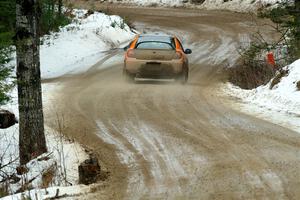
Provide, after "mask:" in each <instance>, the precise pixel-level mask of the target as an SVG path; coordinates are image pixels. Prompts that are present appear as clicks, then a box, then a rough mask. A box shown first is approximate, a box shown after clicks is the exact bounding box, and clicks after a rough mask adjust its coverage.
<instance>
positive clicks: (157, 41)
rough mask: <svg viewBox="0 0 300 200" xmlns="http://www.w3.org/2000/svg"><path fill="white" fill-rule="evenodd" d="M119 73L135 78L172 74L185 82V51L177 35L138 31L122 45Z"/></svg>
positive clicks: (155, 77) (186, 52)
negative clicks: (128, 42)
mask: <svg viewBox="0 0 300 200" xmlns="http://www.w3.org/2000/svg"><path fill="white" fill-rule="evenodd" d="M124 50H125V51H126V53H125V60H124V68H123V75H124V77H125V78H126V80H130V81H132V80H135V78H152V79H153V78H154V79H165V78H173V79H175V80H177V81H179V82H181V83H182V84H185V83H186V82H187V80H188V76H189V64H188V58H187V56H186V54H191V53H192V50H190V49H186V50H184V49H183V47H182V44H181V42H180V41H179V39H178V38H177V37H174V36H167V35H138V36H136V37H135V39H134V40H133V41H132V42H131V43H130V44H129V45H128V46H127V47H125V48H124Z"/></svg>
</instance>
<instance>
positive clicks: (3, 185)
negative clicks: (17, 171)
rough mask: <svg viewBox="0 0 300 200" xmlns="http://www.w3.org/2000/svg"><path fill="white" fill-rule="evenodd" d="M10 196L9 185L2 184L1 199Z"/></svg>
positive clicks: (0, 188) (0, 187) (0, 189)
mask: <svg viewBox="0 0 300 200" xmlns="http://www.w3.org/2000/svg"><path fill="white" fill-rule="evenodd" d="M7 195H9V193H8V185H7V184H6V183H1V185H0V198H2V197H5V196H7Z"/></svg>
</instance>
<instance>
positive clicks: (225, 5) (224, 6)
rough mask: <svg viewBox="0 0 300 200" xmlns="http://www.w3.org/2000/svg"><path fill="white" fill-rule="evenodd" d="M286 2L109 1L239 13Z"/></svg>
mask: <svg viewBox="0 0 300 200" xmlns="http://www.w3.org/2000/svg"><path fill="white" fill-rule="evenodd" d="M286 1H287V0H146V1H145V0H121V1H120V0H108V2H114V3H120V2H121V3H127V4H135V5H138V6H154V7H155V6H162V7H190V8H205V9H210V10H231V11H237V12H250V11H256V10H257V9H259V8H266V7H273V6H276V5H278V4H279V3H282V2H286ZM289 1H292V0H289Z"/></svg>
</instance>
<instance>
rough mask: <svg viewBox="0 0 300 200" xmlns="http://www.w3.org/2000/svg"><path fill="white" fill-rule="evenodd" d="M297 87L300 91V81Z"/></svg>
mask: <svg viewBox="0 0 300 200" xmlns="http://www.w3.org/2000/svg"><path fill="white" fill-rule="evenodd" d="M296 86H297V89H298V91H300V81H298V82H297V83H296Z"/></svg>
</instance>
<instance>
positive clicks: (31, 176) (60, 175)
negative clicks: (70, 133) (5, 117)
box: [0, 85, 88, 199]
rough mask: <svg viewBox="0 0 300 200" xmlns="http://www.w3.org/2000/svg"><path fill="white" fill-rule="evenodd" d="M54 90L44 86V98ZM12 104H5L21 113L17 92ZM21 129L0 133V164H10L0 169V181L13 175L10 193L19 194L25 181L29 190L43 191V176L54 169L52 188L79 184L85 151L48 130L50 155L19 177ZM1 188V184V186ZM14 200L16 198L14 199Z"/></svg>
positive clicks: (35, 162) (85, 156)
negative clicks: (80, 168) (79, 167)
mask: <svg viewBox="0 0 300 200" xmlns="http://www.w3.org/2000/svg"><path fill="white" fill-rule="evenodd" d="M54 88H55V87H53V86H51V87H49V86H48V85H43V91H47V93H45V94H47V95H44V98H45V99H47V98H48V97H49V96H50V95H51V93H52V91H53V89H54ZM12 96H13V101H12V102H11V104H9V105H6V106H5V107H3V108H5V109H9V110H11V111H13V112H14V113H18V111H17V110H18V104H17V97H16V90H14V91H13V93H12ZM18 130H19V126H18V124H17V125H15V126H13V127H10V128H8V129H4V130H0V158H1V160H0V163H1V165H2V166H3V165H6V164H8V163H9V165H7V166H6V167H4V168H2V169H1V170H0V182H2V181H3V180H4V178H5V177H11V176H14V177H15V178H14V179H15V180H18V179H19V181H16V182H15V183H13V182H10V184H9V187H8V191H9V192H10V193H12V194H13V193H16V192H17V191H18V190H19V189H20V188H21V187H23V186H24V183H25V182H28V181H29V182H30V186H28V187H29V188H42V187H43V181H42V174H43V173H44V172H46V171H47V170H49V169H53V170H54V174H53V176H54V177H53V180H52V181H51V183H50V185H49V186H53V185H56V186H57V185H60V186H70V185H77V184H78V178H79V177H78V165H79V164H80V163H81V162H83V161H84V160H85V159H87V157H88V156H87V154H86V152H85V150H84V149H83V148H82V147H81V146H80V145H79V144H77V143H74V142H72V141H69V140H67V139H66V138H64V137H63V136H62V135H61V133H58V132H56V131H55V130H53V129H51V128H49V127H46V141H47V148H48V152H47V153H45V154H43V155H41V156H39V157H38V158H36V159H34V160H32V161H30V162H29V163H28V164H27V165H26V167H27V168H28V172H27V173H26V174H24V175H18V174H16V168H17V167H18V166H19V150H18V149H19V146H18V141H19V131H18ZM0 186H1V185H0ZM14 199H15V198H14Z"/></svg>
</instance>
